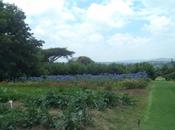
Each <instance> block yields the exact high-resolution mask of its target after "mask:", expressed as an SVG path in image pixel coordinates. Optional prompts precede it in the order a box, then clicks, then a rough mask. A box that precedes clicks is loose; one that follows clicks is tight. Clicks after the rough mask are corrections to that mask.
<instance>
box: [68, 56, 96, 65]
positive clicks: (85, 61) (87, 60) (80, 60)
mask: <svg viewBox="0 0 175 130" xmlns="http://www.w3.org/2000/svg"><path fill="white" fill-rule="evenodd" d="M69 63H78V64H84V65H88V64H93V63H95V62H94V61H93V60H92V59H90V58H89V57H86V56H80V57H78V58H73V59H71V60H70V61H69Z"/></svg>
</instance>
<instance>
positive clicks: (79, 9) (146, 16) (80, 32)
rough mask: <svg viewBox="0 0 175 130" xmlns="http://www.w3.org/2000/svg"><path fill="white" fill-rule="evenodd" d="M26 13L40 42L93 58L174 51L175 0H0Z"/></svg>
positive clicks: (148, 56)
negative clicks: (13, 4)
mask: <svg viewBox="0 0 175 130" xmlns="http://www.w3.org/2000/svg"><path fill="white" fill-rule="evenodd" d="M4 2H9V3H15V4H16V5H17V6H18V7H19V8H21V9H22V10H23V11H24V12H25V13H26V16H27V19H26V22H27V23H28V24H29V26H30V27H31V29H32V32H33V33H34V35H35V37H37V38H38V39H41V40H44V41H45V44H44V46H43V48H51V47H67V48H68V49H69V50H72V51H75V52H76V54H75V55H74V56H88V57H90V58H92V59H93V60H95V61H119V60H132V59H154V58H168V57H169V58H171V57H175V8H174V5H175V1H174V0H4Z"/></svg>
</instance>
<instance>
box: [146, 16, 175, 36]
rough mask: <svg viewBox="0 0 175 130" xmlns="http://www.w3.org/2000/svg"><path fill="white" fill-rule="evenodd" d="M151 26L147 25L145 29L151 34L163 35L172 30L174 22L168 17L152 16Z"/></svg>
mask: <svg viewBox="0 0 175 130" xmlns="http://www.w3.org/2000/svg"><path fill="white" fill-rule="evenodd" d="M148 20H149V22H150V23H149V25H146V26H145V28H146V29H147V30H149V31H150V32H151V33H163V32H166V31H168V30H169V29H171V26H172V24H173V23H172V21H171V19H170V18H168V17H166V16H154V15H152V16H150V17H149V18H148Z"/></svg>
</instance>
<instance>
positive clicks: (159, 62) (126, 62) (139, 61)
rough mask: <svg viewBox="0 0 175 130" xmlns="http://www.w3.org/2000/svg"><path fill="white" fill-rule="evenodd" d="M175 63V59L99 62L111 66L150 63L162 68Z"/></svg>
mask: <svg viewBox="0 0 175 130" xmlns="http://www.w3.org/2000/svg"><path fill="white" fill-rule="evenodd" d="M172 60H173V61H175V58H159V59H152V60H124V61H118V62H98V63H102V64H111V63H118V64H135V63H141V62H148V63H150V64H152V65H154V66H157V67H159V66H162V65H164V64H167V63H170V62H171V61H172Z"/></svg>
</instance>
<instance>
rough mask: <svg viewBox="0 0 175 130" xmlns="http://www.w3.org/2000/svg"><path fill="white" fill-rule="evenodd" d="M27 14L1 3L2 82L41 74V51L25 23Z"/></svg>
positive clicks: (0, 59)
mask: <svg viewBox="0 0 175 130" xmlns="http://www.w3.org/2000/svg"><path fill="white" fill-rule="evenodd" d="M25 18H26V16H25V14H24V12H22V11H21V10H20V9H18V8H17V7H16V6H15V5H11V4H6V3H3V2H2V1H0V80H4V79H15V78H17V77H19V76H23V75H26V76H30V75H36V74H39V71H40V68H41V67H40V58H39V52H40V51H39V50H40V47H41V46H42V43H43V42H42V41H39V40H37V39H35V38H34V37H33V35H32V33H31V32H30V28H29V26H28V25H27V24H26V23H25Z"/></svg>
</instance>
